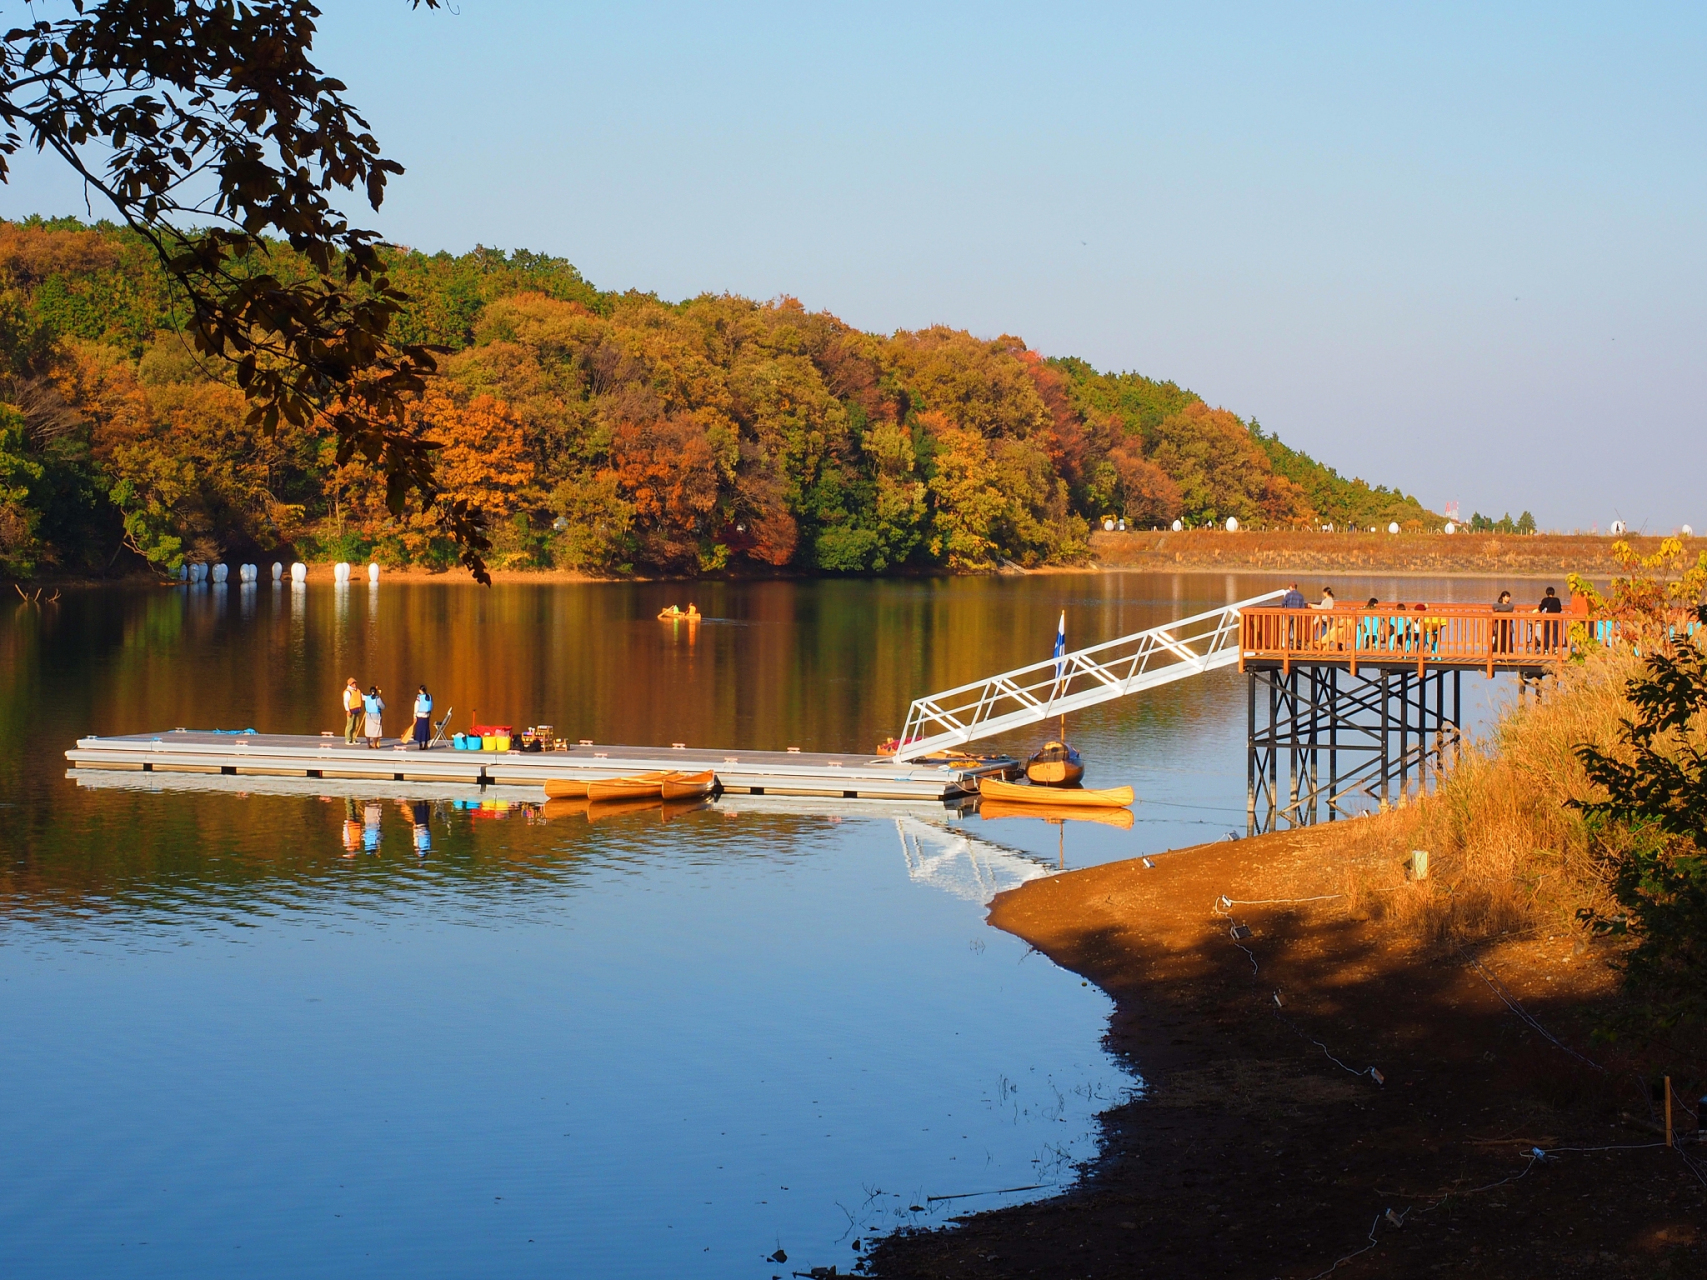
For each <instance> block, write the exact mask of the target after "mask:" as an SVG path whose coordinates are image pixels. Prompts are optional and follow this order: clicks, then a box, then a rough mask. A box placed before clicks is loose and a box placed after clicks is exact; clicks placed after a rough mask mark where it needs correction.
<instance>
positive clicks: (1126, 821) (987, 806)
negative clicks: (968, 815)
mask: <svg viewBox="0 0 1707 1280" xmlns="http://www.w3.org/2000/svg"><path fill="white" fill-rule="evenodd" d="M978 816H979V817H980V818H985V819H989V818H1042V819H1043V820H1044V821H1045V822H1066V821H1068V820H1069V819H1070V820H1072V821H1074V822H1100V823H1102V824H1103V826H1105V827H1118V828H1120V830H1122V831H1130V830H1132V822H1133V818H1132V810H1130V809H1124V808H1118V807H1116V806H1113V805H1080V806H1078V807H1077V808H1075V807H1074V806H1072V805H1069V804H1015V803H1013V802H1012V801H1011V800H980V801H979V802H978Z"/></svg>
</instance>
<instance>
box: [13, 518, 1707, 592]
mask: <svg viewBox="0 0 1707 1280" xmlns="http://www.w3.org/2000/svg"><path fill="white" fill-rule="evenodd" d="M1618 541H1625V542H1627V543H1629V545H1630V547H1631V548H1632V549H1633V550H1634V551H1636V552H1637V553H1638V554H1641V555H1652V554H1653V553H1654V552H1656V551H1657V550H1658V549H1659V546H1660V543H1661V542H1662V541H1663V539H1661V538H1659V537H1655V536H1641V537H1636V536H1631V537H1627V538H1624V539H1617V538H1613V537H1610V536H1607V535H1588V534H1527V535H1525V534H1467V533H1466V534H1453V535H1450V536H1449V535H1447V534H1403V533H1402V534H1370V533H1314V532H1308V531H1296V530H1287V531H1278V532H1267V533H1265V532H1255V533H1252V532H1243V531H1242V532H1238V533H1227V532H1225V531H1222V530H1217V529H1193V530H1189V531H1185V532H1181V533H1171V532H1151V533H1139V532H1127V533H1104V532H1101V531H1099V532H1096V533H1094V534H1092V535H1091V539H1090V550H1091V559H1090V560H1089V561H1087V562H1084V563H1079V564H1060V565H1040V566H1038V567H1037V568H1034V569H1021V568H1018V567H1017V566H1015V567H1006V566H1004V567H1002V568H997V569H991V570H987V571H984V572H980V573H953V572H950V571H949V570H947V569H920V570H912V571H909V572H906V573H899V574H892V575H879V576H882V577H886V578H893V579H896V580H902V581H905V580H917V579H920V578H954V577H1001V576H1013V577H1021V576H1047V575H1056V574H1076V575H1087V574H1099V573H1193V574H1197V573H1205V574H1207V573H1221V574H1226V573H1240V574H1270V575H1275V576H1296V577H1298V578H1300V579H1305V578H1333V577H1340V578H1366V577H1388V578H1464V579H1467V580H1487V581H1498V580H1504V581H1511V582H1519V581H1524V582H1527V581H1535V580H1542V579H1547V580H1551V581H1553V582H1556V583H1559V584H1561V585H1562V584H1563V581H1564V577H1565V574H1567V573H1569V572H1576V573H1579V574H1582V575H1583V576H1585V577H1589V578H1593V579H1596V580H1606V579H1609V578H1611V577H1612V576H1614V575H1615V574H1617V573H1618V572H1620V570H1619V566H1618V564H1617V562H1616V561H1615V560H1613V558H1612V554H1611V552H1612V545H1613V543H1615V542H1618ZM1699 541H1700V540H1698V539H1693V538H1692V539H1689V540H1688V542H1687V545H1689V547H1690V549H1691V550H1694V549H1695V545H1694V544H1696V543H1697V542H1699ZM1703 545H1707V544H1703ZM275 559H280V556H279V554H278V553H273V554H271V555H268V556H265V557H263V560H262V567H263V569H267V567H268V566H270V565H271V563H272V562H273V560H275ZM281 562H282V563H288V561H283V560H281ZM307 563H308V580H309V581H310V582H323V581H330V580H331V578H332V565H333V562H332V561H329V560H328V561H310V562H307ZM357 570H358V572H357V573H356V574H355V575H354V577H353V578H352V581H351V586H360V585H361V584H362V583H364V582H365V581H366V573H365V568H364V567H363V566H357ZM756 570H757V566H755V572H751V573H744V572H743V573H722V574H717V575H703V576H702V575H694V576H672V575H668V574H660V575H656V576H653V575H645V574H631V575H628V576H625V577H601V576H598V575H595V574H587V573H582V572H580V571H578V570H573V569H493V570H492V571H491V574H492V580H493V582H494V583H498V582H503V583H518V582H561V583H602V582H621V583H660V582H679V583H688V584H698V583H710V582H771V581H783V582H788V581H796V582H801V581H805V582H811V581H818V580H820V579H826V578H837V579H839V578H840V577H841V576H842V575H829V574H812V573H782V572H777V571H774V570H771V571H764V572H760V571H756ZM269 572H270V570H269ZM387 579H402V580H404V581H409V582H454V583H462V584H466V585H477V584H475V583H474V579H473V578H471V577H470V576H469V575H468V574H467V573H466V571H464V570H462V569H460V568H453V569H443V570H440V569H426V568H422V567H420V566H417V565H403V566H398V567H392V566H384V567H383V568H382V572H381V575H380V581H381V582H384V581H386V580H387ZM287 580H288V579H287ZM270 583H271V578H270V576H266V574H264V575H263V578H262V581H261V582H260V583H259V584H257V585H259V586H267V585H270ZM115 584H147V585H158V586H176V585H178V584H177V583H176V582H175V581H168V580H165V579H161V578H157V577H154V576H152V575H150V574H148V573H146V572H136V573H132V574H129V575H127V576H125V577H119V578H91V577H86V576H79V575H66V576H61V577H55V576H42V577H38V578H34V579H31V580H30V582H29V590H30V591H31V592H33V591H34V590H35V589H36V588H37V587H40V588H43V589H45V590H47V591H50V592H51V591H53V590H55V589H57V588H64V587H84V586H111V585H115ZM227 585H229V586H237V585H238V584H237V583H235V582H232V583H228V584H227ZM18 589H19V590H23V583H21V582H20V583H19V584H18Z"/></svg>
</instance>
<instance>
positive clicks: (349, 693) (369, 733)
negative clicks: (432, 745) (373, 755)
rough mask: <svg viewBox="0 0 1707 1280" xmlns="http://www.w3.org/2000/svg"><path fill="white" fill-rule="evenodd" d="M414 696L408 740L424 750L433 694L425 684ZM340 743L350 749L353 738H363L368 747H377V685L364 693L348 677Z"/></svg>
mask: <svg viewBox="0 0 1707 1280" xmlns="http://www.w3.org/2000/svg"><path fill="white" fill-rule="evenodd" d="M417 688H418V692H417V693H416V694H415V727H414V730H413V731H412V733H411V735H410V737H411V740H412V741H413V742H414V743H415V746H416V747H417V749H419V750H421V751H425V750H426V749H427V744H428V743H429V742H430V741H432V737H433V695H432V694H430V693H428V692H427V686H426V685H424V684H423V685H419V686H417ZM343 697H344V741H345V742H346V743H348V744H349V745H350V746H354V745H355V743H356V739H357V738H366V739H367V744H368V746H369V747H370V748H378V747H379V745H380V743H381V741H382V740H383V739H384V737H385V697H384V695H382V694H381V693H380V691H379V686H378V685H376V684H372V685H369V686H368V690H367V692H366V693H363V692H362V689H361V685H360V684H358V683H357V682H356V678H355V677H354V676H351V677H350V678H349V679H348V680H347V681H346V682H345V683H344V695H343Z"/></svg>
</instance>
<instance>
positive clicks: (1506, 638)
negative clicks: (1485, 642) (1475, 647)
mask: <svg viewBox="0 0 1707 1280" xmlns="http://www.w3.org/2000/svg"><path fill="white" fill-rule="evenodd" d="M1494 612H1495V613H1516V612H1517V607H1516V606H1515V605H1513V604H1512V602H1511V592H1509V591H1502V592H1500V596H1499V599H1498V600H1495V601H1494ZM1512 621H1513V620H1512V619H1510V618H1495V619H1494V652H1495V653H1510V652H1511V632H1512Z"/></svg>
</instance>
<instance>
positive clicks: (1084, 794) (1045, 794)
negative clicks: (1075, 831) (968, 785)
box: [978, 778, 1137, 809]
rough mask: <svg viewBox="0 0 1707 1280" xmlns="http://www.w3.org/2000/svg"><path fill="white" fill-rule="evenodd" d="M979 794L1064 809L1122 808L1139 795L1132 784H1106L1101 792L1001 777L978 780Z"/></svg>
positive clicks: (985, 796)
mask: <svg viewBox="0 0 1707 1280" xmlns="http://www.w3.org/2000/svg"><path fill="white" fill-rule="evenodd" d="M978 794H979V795H981V796H983V797H984V798H985V799H986V800H1007V801H1009V802H1011V803H1013V804H1036V805H1057V806H1060V807H1063V808H1073V809H1080V808H1087V809H1097V808H1102V809H1119V808H1123V807H1125V806H1126V805H1129V804H1131V803H1132V801H1133V800H1134V799H1136V798H1137V796H1136V793H1135V792H1134V791H1133V790H1132V788H1131V787H1106V788H1104V789H1102V790H1100V791H1095V790H1092V789H1091V788H1089V787H1022V786H1020V785H1019V784H1018V783H1013V782H1003V781H1001V780H1000V779H999V778H980V779H978Z"/></svg>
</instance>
